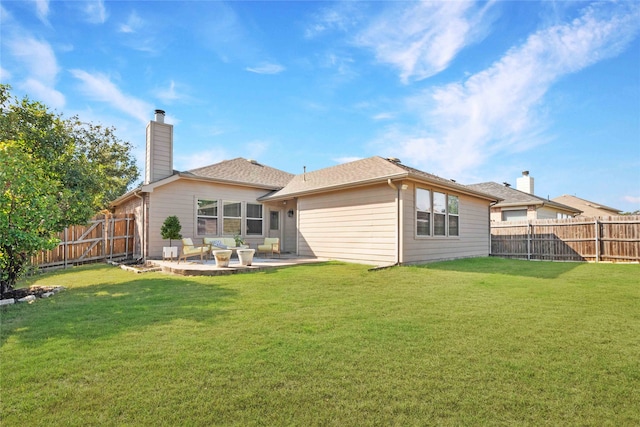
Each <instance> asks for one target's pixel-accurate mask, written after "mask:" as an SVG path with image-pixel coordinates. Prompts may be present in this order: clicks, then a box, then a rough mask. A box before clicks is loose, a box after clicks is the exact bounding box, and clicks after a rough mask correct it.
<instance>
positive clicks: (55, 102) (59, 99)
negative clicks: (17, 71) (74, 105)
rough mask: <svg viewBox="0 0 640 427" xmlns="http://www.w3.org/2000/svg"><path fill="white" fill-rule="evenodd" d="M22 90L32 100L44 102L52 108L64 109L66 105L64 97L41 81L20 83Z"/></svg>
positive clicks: (31, 80)
mask: <svg viewBox="0 0 640 427" xmlns="http://www.w3.org/2000/svg"><path fill="white" fill-rule="evenodd" d="M20 88H21V89H23V90H24V91H25V92H27V93H28V94H29V97H30V98H33V99H36V100H38V101H40V102H43V103H44V104H45V105H47V106H48V107H50V108H62V107H64V105H65V98H64V95H63V94H62V93H60V92H59V91H57V90H56V89H54V88H53V87H51V86H48V85H46V84H44V83H42V82H41V81H40V80H36V79H26V80H25V81H23V82H21V83H20Z"/></svg>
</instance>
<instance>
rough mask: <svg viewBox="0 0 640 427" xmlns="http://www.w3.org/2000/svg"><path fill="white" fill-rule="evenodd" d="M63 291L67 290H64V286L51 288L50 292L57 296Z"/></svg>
mask: <svg viewBox="0 0 640 427" xmlns="http://www.w3.org/2000/svg"><path fill="white" fill-rule="evenodd" d="M65 289H67V288H65V287H64V286H56V287H55V288H53V289H52V290H51V292H53V293H54V294H57V293H58V292H60V291H64V290H65Z"/></svg>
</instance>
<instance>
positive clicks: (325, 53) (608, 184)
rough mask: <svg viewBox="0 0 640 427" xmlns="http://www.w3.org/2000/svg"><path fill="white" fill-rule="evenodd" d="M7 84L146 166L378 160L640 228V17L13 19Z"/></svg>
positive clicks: (488, 7) (239, 8)
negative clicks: (158, 148)
mask: <svg viewBox="0 0 640 427" xmlns="http://www.w3.org/2000/svg"><path fill="white" fill-rule="evenodd" d="M0 13H1V22H0V24H1V25H0V28H1V30H0V31H1V34H0V35H1V38H2V40H1V57H0V61H1V62H0V81H2V83H8V84H10V85H11V86H12V87H13V93H14V94H16V95H19V96H22V95H28V96H29V98H31V99H33V100H38V101H42V102H44V103H45V104H47V105H48V106H49V107H51V108H53V109H55V110H56V111H58V112H60V113H63V114H64V115H65V116H72V115H78V116H79V117H80V118H81V119H82V120H84V121H91V122H95V123H102V124H104V125H110V126H115V127H116V129H117V135H118V136H119V138H121V139H123V140H127V141H130V142H131V143H132V144H133V145H134V146H135V147H136V149H135V153H134V154H135V156H136V158H137V159H138V163H139V165H140V166H141V167H142V166H143V159H144V140H145V136H144V135H145V126H146V123H147V122H148V121H149V120H150V119H152V117H153V111H154V109H156V108H160V109H163V110H165V111H166V112H167V119H166V121H167V122H168V123H172V124H174V152H175V158H174V167H175V168H176V169H179V170H188V169H192V168H195V167H199V166H204V165H208V164H211V163H216V162H218V161H221V160H225V159H232V158H235V157H245V158H253V159H256V160H258V161H260V162H261V163H264V164H267V165H269V166H273V167H276V168H280V169H283V170H286V171H288V172H291V173H301V172H302V171H303V167H304V166H306V168H307V170H316V169H320V168H323V167H328V166H332V165H335V164H337V163H341V162H345V161H349V160H353V159H358V158H364V157H369V156H372V155H380V156H385V157H398V158H399V159H401V160H402V162H403V163H404V164H407V165H409V166H413V167H416V168H419V169H421V170H424V171H426V172H430V173H434V174H437V175H440V176H443V177H446V178H453V179H456V180H457V181H458V182H460V183H464V184H472V183H477V182H484V181H496V182H504V181H507V182H510V183H511V184H513V185H514V186H515V183H516V179H517V178H518V177H519V176H520V175H521V172H522V171H523V170H529V171H530V173H531V176H533V177H534V178H535V190H536V194H537V195H538V196H541V197H547V196H550V197H551V198H553V197H557V196H560V195H562V194H573V195H576V196H578V197H582V198H586V199H589V200H593V201H596V202H599V203H602V204H605V205H609V206H613V207H616V208H619V209H622V210H623V211H631V210H636V209H640V2H637V1H620V2H604V3H593V2H565V1H559V2H553V1H544V2H534V1H522V2H520V1H496V2H461V1H456V2H426V3H423V2H405V1H402V2H397V1H389V2H382V1H376V2H352V1H349V2H329V1H320V2H312V1H301V2H292V1H288V2H273V1H257V2H241V1H233V2H220V1H215V2H214V1H190V2H171V1H162V2H152V1H138V2H126V1H117V2H100V1H90V2H84V1H70V2H63V1H6V0H4V1H2V2H1V3H0Z"/></svg>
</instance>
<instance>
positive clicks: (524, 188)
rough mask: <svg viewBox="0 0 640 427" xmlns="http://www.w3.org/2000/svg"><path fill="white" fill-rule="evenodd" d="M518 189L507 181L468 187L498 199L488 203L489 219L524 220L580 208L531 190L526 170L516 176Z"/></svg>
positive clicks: (570, 213)
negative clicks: (491, 203)
mask: <svg viewBox="0 0 640 427" xmlns="http://www.w3.org/2000/svg"><path fill="white" fill-rule="evenodd" d="M517 186H518V189H514V188H511V187H510V186H509V185H508V184H506V183H505V184H498V183H497V182H483V183H480V184H472V185H469V186H468V187H470V188H473V189H475V190H477V191H481V192H484V193H487V194H492V195H493V196H495V197H497V198H500V199H502V200H501V201H500V202H499V203H497V204H495V205H493V206H492V207H491V221H492V222H500V221H526V220H530V219H558V218H573V217H574V216H576V215H579V214H580V210H579V209H576V208H573V207H571V206H567V205H564V204H562V203H558V202H554V201H552V200H548V199H544V198H542V197H538V196H536V195H534V194H533V191H534V181H533V177H531V176H529V172H528V171H524V172H522V177H521V178H518V180H517Z"/></svg>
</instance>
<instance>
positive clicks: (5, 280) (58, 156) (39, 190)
mask: <svg viewBox="0 0 640 427" xmlns="http://www.w3.org/2000/svg"><path fill="white" fill-rule="evenodd" d="M130 149H131V146H130V144H129V143H124V142H122V141H120V140H118V139H117V138H116V137H115V136H114V130H113V129H112V128H103V127H101V126H96V125H93V124H86V123H82V122H80V120H79V119H78V118H77V117H73V118H71V119H63V118H62V117H61V116H60V115H58V114H54V113H52V112H50V111H49V110H48V108H47V107H46V106H45V105H44V104H41V103H39V102H35V101H31V100H29V99H28V98H23V99H21V100H19V99H16V98H15V97H13V96H12V95H11V93H10V88H9V86H6V85H0V295H1V294H3V293H4V292H6V291H7V290H9V289H12V288H13V287H14V286H15V283H16V281H17V280H18V279H19V278H20V276H21V275H22V273H23V272H24V269H25V267H26V266H27V264H28V260H29V258H30V257H31V256H32V255H34V254H35V253H37V252H38V251H39V250H43V249H51V248H53V247H55V245H56V244H57V241H56V239H55V233H57V232H59V231H62V230H64V228H65V227H67V226H70V225H74V224H84V223H86V222H87V221H88V220H89V219H90V218H91V217H92V216H93V215H95V213H96V212H98V211H99V210H101V209H104V208H106V207H107V206H108V202H109V201H110V200H112V199H113V198H115V197H116V196H117V195H120V194H122V193H124V192H125V191H126V190H127V188H128V187H129V186H130V185H131V184H132V183H133V182H134V181H135V180H136V179H137V177H138V170H137V168H136V166H135V162H134V160H133V158H132V157H131V155H130Z"/></svg>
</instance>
